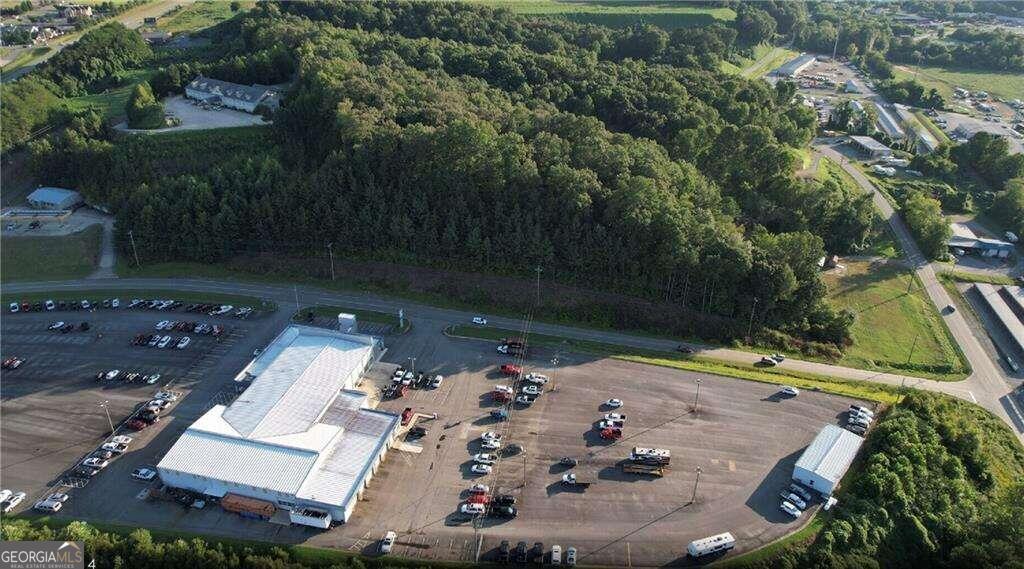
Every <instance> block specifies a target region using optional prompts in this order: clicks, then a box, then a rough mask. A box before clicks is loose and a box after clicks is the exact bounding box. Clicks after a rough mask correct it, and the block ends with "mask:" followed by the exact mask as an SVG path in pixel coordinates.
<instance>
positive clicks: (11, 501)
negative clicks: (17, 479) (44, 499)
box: [3, 492, 27, 514]
mask: <svg viewBox="0 0 1024 569" xmlns="http://www.w3.org/2000/svg"><path fill="white" fill-rule="evenodd" d="M26 495H27V494H26V493H25V492H14V493H13V494H11V496H10V497H9V498H7V501H6V502H5V504H4V506H3V513H4V514H9V513H10V511H11V510H13V509H15V508H17V505H18V504H22V501H23V500H25V496H26Z"/></svg>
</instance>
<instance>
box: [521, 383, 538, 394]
mask: <svg viewBox="0 0 1024 569" xmlns="http://www.w3.org/2000/svg"><path fill="white" fill-rule="evenodd" d="M523 393H525V394H527V395H540V394H541V393H542V392H541V389H540V387H537V386H536V385H524V386H523Z"/></svg>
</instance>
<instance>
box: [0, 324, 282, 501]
mask: <svg viewBox="0 0 1024 569" xmlns="http://www.w3.org/2000/svg"><path fill="white" fill-rule="evenodd" d="M5 309H6V307H5ZM171 315H173V317H175V318H181V319H184V314H179V313H177V312H158V311H147V310H125V309H118V310H114V309H103V308H99V309H96V310H88V311H86V310H78V311H72V310H63V311H62V310H54V311H52V312H27V313H25V312H19V313H16V314H11V313H9V312H8V313H7V314H5V316H4V318H3V323H2V335H3V339H4V342H3V357H4V359H7V358H11V357H17V358H19V359H21V360H23V362H24V363H22V364H21V365H20V366H19V367H18V368H17V369H13V370H4V372H3V396H2V399H3V432H2V455H3V463H2V472H3V487H4V488H7V489H11V490H13V491H23V492H26V494H27V498H26V500H25V501H24V502H23V503H22V504H21V505H20V507H19V508H18V509H26V508H31V507H32V503H33V502H34V501H35V499H37V498H38V497H40V496H42V495H44V493H46V492H47V491H48V490H49V489H51V488H53V489H61V490H66V488H63V489H62V488H61V486H65V485H67V484H70V485H72V486H80V485H82V484H83V479H85V477H82V476H80V475H77V474H75V473H74V472H72V471H71V470H72V469H73V467H75V466H76V465H77V464H78V463H79V462H80V461H81V460H82V459H83V458H85V457H86V456H87V455H88V454H89V453H90V452H91V451H94V450H96V448H97V447H98V446H99V445H100V444H101V443H103V442H104V440H106V438H107V436H108V434H109V433H110V425H111V424H113V426H114V427H115V429H117V428H118V426H119V424H120V423H122V422H123V421H124V420H125V419H126V418H127V417H128V416H129V415H130V414H132V413H133V412H134V411H135V410H136V409H138V408H139V407H140V406H142V405H143V404H145V403H147V402H148V401H150V400H151V399H152V397H153V395H154V394H155V393H156V392H157V391H158V390H160V389H170V390H172V391H175V392H178V393H180V394H182V395H186V394H188V393H189V392H191V391H193V390H197V389H198V390H199V391H200V392H203V391H208V390H209V389H210V388H213V389H214V392H213V394H211V395H215V394H216V392H217V389H218V388H217V387H216V386H214V385H209V386H207V385H204V383H205V379H206V375H207V373H208V372H209V371H210V370H212V369H214V368H216V367H218V366H219V365H220V364H221V362H222V360H223V359H224V356H225V355H226V354H228V353H229V352H230V351H231V350H232V349H233V348H234V347H236V346H237V345H238V344H239V342H240V341H242V340H244V339H246V337H247V336H248V334H249V331H250V328H252V327H253V326H256V327H261V326H262V325H263V322H264V321H265V320H269V319H268V318H267V317H265V316H261V317H259V318H255V319H252V320H238V319H234V318H231V317H210V316H207V315H202V314H195V315H189V319H193V318H194V319H199V320H205V321H208V322H211V323H220V324H222V325H223V326H224V327H225V328H226V331H225V333H224V334H222V335H221V336H220V337H218V338H215V337H213V336H212V335H202V334H191V335H189V337H190V338H191V341H190V343H189V345H188V346H187V347H186V348H184V349H175V348H172V347H168V348H165V349H159V348H149V347H143V346H132V345H131V344H130V341H131V339H132V338H133V337H134V336H135V335H137V334H139V333H155V332H156V329H155V327H154V325H155V324H156V323H157V322H159V321H160V320H164V319H167V318H169V317H171ZM60 321H63V322H65V323H66V324H68V325H73V328H74V329H73V330H68V331H67V332H61V331H60V330H49V329H48V328H49V327H50V326H51V325H53V324H55V323H57V322H60ZM83 322H87V323H88V325H89V329H88V330H82V329H81V323H83ZM168 333H169V334H171V333H173V334H174V337H175V338H180V337H182V336H184V335H185V334H184V333H182V332H168ZM239 349H241V348H239ZM113 370H118V371H120V373H119V374H117V375H118V377H117V378H115V379H111V380H97V374H98V373H99V372H101V371H103V372H112V371H113ZM130 373H138V374H139V376H138V377H137V378H135V381H131V382H129V381H126V379H125V378H126V377H128V376H129V374H130ZM156 374H159V377H158V378H155V381H153V383H146V382H145V381H144V379H145V378H146V377H149V378H153V376H154V375H156ZM209 397H210V396H208V395H204V396H201V397H200V398H206V399H207V400H208V399H209ZM191 402H192V403H193V404H195V403H198V402H199V398H196V399H193V400H191ZM205 404H206V403H203V405H205ZM192 406H193V405H187V406H183V405H181V403H180V402H178V403H176V404H174V405H173V406H172V407H170V408H169V409H168V411H167V412H168V415H167V416H164V417H161V420H160V421H159V422H157V423H156V424H154V425H152V426H149V427H147V428H145V429H144V430H142V431H139V432H133V431H131V430H130V429H127V428H124V427H122V428H120V430H119V431H118V432H119V434H127V435H129V436H132V437H134V438H135V440H134V441H133V443H132V445H131V448H130V449H129V451H128V452H127V453H126V454H125V455H124V456H122V457H119V458H116V459H114V460H113V461H112V463H111V464H110V466H108V467H107V468H105V469H103V470H102V471H100V472H99V473H98V474H97V475H96V476H94V477H90V478H87V480H88V482H86V483H85V484H86V486H87V487H88V486H94V485H97V484H101V483H102V481H106V480H107V479H109V481H110V482H111V483H113V484H115V485H116V484H124V483H125V481H126V480H128V473H130V472H131V470H132V469H133V468H135V467H136V466H139V465H141V464H151V462H152V458H153V457H152V454H151V453H150V451H151V450H152V449H151V448H150V446H149V444H148V443H149V441H150V440H152V439H153V438H154V437H156V436H158V435H159V434H160V433H161V432H162V431H163V430H165V428H166V427H167V426H168V425H171V424H174V423H180V422H181V419H182V417H183V416H186V415H190V414H191V413H190V408H191V407H192ZM108 412H109V417H110V422H109V423H108V419H107V413H108ZM185 420H186V421H189V420H191V419H188V418H187V417H185ZM147 454H149V456H146V455H147ZM71 494H72V497H71V500H70V501H69V502H68V503H67V504H66V505H65V506H66V507H67V508H69V509H71V508H73V506H74V504H75V502H76V501H77V499H79V498H81V497H84V496H88V495H89V492H88V491H87V489H86V488H80V489H76V490H75V491H73V492H71Z"/></svg>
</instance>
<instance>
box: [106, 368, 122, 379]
mask: <svg viewBox="0 0 1024 569" xmlns="http://www.w3.org/2000/svg"><path fill="white" fill-rule="evenodd" d="M119 375H121V370H119V369H112V370H110V371H108V372H107V375H106V380H107V381H113V380H114V379H116V378H117V376H119Z"/></svg>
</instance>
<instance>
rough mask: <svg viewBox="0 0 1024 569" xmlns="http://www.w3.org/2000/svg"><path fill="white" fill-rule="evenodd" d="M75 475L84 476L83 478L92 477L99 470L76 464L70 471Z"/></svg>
mask: <svg viewBox="0 0 1024 569" xmlns="http://www.w3.org/2000/svg"><path fill="white" fill-rule="evenodd" d="M71 472H72V473H73V474H74V475H75V476H84V477H85V478H92V477H93V476H96V473H98V472H99V469H98V468H89V467H88V466H78V467H77V468H75V469H74V470H72V471H71Z"/></svg>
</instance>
